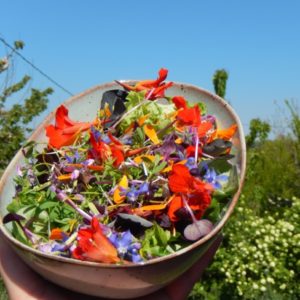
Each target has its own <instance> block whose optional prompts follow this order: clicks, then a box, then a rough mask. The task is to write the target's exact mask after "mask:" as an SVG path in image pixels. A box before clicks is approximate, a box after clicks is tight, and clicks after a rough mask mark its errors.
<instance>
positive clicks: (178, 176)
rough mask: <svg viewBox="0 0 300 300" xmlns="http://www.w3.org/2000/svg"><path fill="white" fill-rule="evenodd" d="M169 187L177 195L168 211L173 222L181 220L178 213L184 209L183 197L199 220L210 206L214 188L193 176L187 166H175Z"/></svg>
mask: <svg viewBox="0 0 300 300" xmlns="http://www.w3.org/2000/svg"><path fill="white" fill-rule="evenodd" d="M169 187H170V190H171V191H172V192H173V193H176V194H177V195H176V197H174V199H173V200H172V201H171V203H170V205H169V209H168V216H169V218H170V220H171V221H173V222H176V221H178V220H179V218H178V217H177V216H176V211H177V210H178V209H180V208H183V207H184V201H183V198H182V197H185V198H186V199H187V203H188V205H189V206H190V208H191V209H192V210H193V211H194V214H195V217H196V218H197V219H200V218H201V217H202V216H203V214H204V212H205V210H206V209H207V208H208V207H209V205H210V202H211V196H210V194H211V191H212V186H211V185H210V184H208V183H205V182H203V181H201V180H200V179H197V178H195V177H194V176H192V175H191V174H190V171H189V169H188V168H187V167H186V166H185V165H181V164H176V165H174V166H173V168H172V172H171V175H170V176H169Z"/></svg>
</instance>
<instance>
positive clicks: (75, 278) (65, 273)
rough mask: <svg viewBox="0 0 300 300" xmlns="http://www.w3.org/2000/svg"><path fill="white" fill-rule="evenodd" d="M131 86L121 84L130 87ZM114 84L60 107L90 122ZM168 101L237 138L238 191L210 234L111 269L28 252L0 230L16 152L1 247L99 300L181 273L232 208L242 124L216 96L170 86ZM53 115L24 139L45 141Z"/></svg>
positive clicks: (1, 202) (241, 164) (131, 293)
mask: <svg viewBox="0 0 300 300" xmlns="http://www.w3.org/2000/svg"><path fill="white" fill-rule="evenodd" d="M134 82H135V81H126V83H129V84H132V83H134ZM119 88H120V87H119V85H117V84H116V83H114V82H113V83H107V84H103V85H99V86H96V87H94V88H92V89H89V90H87V91H85V92H84V93H82V94H79V95H77V96H74V97H72V98H71V99H69V100H67V101H66V102H65V103H64V104H65V106H67V107H68V109H69V115H70V117H71V118H72V119H73V120H78V121H90V120H93V119H94V117H95V114H96V111H97V109H99V107H100V100H101V98H102V94H103V93H104V92H105V91H107V90H111V89H119ZM166 94H167V95H168V96H174V95H181V96H184V97H186V99H188V100H189V101H190V102H194V103H195V102H199V101H202V102H204V103H205V104H206V105H207V111H208V113H210V114H214V115H215V116H216V117H217V120H218V125H219V126H220V127H221V128H226V127H229V126H230V125H232V124H233V123H236V124H237V125H238V130H237V133H236V134H235V136H234V138H233V150H232V152H233V154H235V157H234V158H233V159H232V162H233V163H234V164H236V165H237V166H238V170H239V180H240V187H239V190H238V191H237V192H236V194H235V195H234V196H233V198H232V200H231V201H230V203H229V204H228V207H227V209H226V210H225V212H224V214H223V215H222V216H221V217H220V220H219V222H218V223H217V224H215V227H214V229H213V230H212V231H211V232H210V233H209V234H208V235H206V236H205V237H203V238H202V239H200V240H198V241H196V242H195V243H193V244H192V245H190V246H188V247H186V248H184V249H182V250H180V251H178V252H176V253H174V254H171V255H168V256H165V257H161V258H156V259H153V260H151V261H148V262H145V263H144V264H138V265H126V266H125V265H123V266H115V265H110V264H102V263H93V262H83V261H78V260H75V259H70V258H63V257H57V256H53V255H50V254H45V253H42V252H39V251H37V250H34V249H32V248H30V247H28V246H26V245H24V244H22V243H20V242H19V241H17V240H16V239H15V238H14V237H12V235H11V234H10V232H9V228H7V227H6V226H4V225H3V223H2V218H3V216H4V215H5V214H6V213H7V210H6V206H7V205H8V204H9V203H10V202H11V200H12V197H13V196H14V193H15V187H14V183H13V178H14V176H15V175H16V169H17V166H18V165H22V164H23V157H22V154H21V152H18V153H17V154H16V156H15V157H14V159H13V160H12V161H11V163H10V164H9V166H8V167H7V169H6V171H5V173H4V174H3V176H2V178H1V182H0V214H1V219H0V229H1V231H2V232H3V234H4V236H5V238H6V240H7V242H8V243H9V244H10V245H11V246H12V247H13V249H14V250H15V251H16V253H17V254H18V255H19V256H20V257H21V258H22V259H23V260H24V261H25V262H26V263H27V264H28V265H29V266H30V267H31V268H32V269H34V270H35V271H36V272H38V273H39V274H40V275H41V276H43V277H44V278H46V279H48V280H50V281H52V282H54V283H56V284H58V285H60V286H63V287H65V288H68V289H70V290H73V291H77V292H81V293H85V294H89V295H94V296H100V297H104V298H115V299H116V298H117V299H130V298H135V297H139V296H143V295H146V294H150V293H151V292H154V291H156V290H158V289H160V288H162V287H164V286H165V285H167V284H168V283H170V282H171V281H173V280H174V279H175V278H177V277H179V276H180V275H181V274H183V273H184V272H185V271H186V270H187V269H189V268H190V267H191V265H193V263H195V261H197V260H198V259H199V258H200V257H201V255H203V253H204V252H205V250H206V249H207V247H208V246H209V245H210V244H211V243H212V242H213V240H214V239H215V238H216V237H217V234H218V233H219V232H220V231H221V229H222V228H223V226H224V224H225V223H226V221H227V220H228V218H229V216H230V215H231V213H232V211H233V208H234V206H235V205H236V203H237V201H238V198H239V195H240V192H241V188H242V185H243V181H244V176H245V164H246V147H245V139H244V134H243V129H242V125H241V123H240V120H239V118H238V117H237V115H236V114H235V112H234V111H233V109H232V108H231V107H230V106H229V105H228V103H227V102H225V101H224V100H222V99H221V98H220V97H218V96H216V95H213V94H211V93H209V92H207V91H205V90H203V89H201V88H198V87H196V86H192V85H189V84H182V83H175V84H174V85H173V86H172V87H171V88H170V89H168V90H167V93H166ZM54 117H55V111H54V112H52V113H50V115H48V117H47V118H46V119H45V120H44V121H43V122H42V123H41V124H40V126H39V127H38V128H37V129H36V130H35V131H34V133H33V135H32V136H31V138H30V140H35V141H46V136H45V130H44V128H45V126H46V125H48V124H49V123H54Z"/></svg>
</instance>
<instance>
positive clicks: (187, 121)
mask: <svg viewBox="0 0 300 300" xmlns="http://www.w3.org/2000/svg"><path fill="white" fill-rule="evenodd" d="M172 101H173V103H174V104H175V106H176V108H177V109H178V110H179V111H178V114H177V116H176V119H177V121H178V122H179V123H180V124H181V125H186V126H193V127H199V125H200V124H201V112H200V108H199V105H197V104H195V105H194V106H193V107H188V105H187V102H186V100H185V99H184V97H181V96H174V97H173V98H172Z"/></svg>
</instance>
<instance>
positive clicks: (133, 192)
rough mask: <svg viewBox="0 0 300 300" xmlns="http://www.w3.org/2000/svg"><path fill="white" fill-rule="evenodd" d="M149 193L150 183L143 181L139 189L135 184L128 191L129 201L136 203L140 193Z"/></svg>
mask: <svg viewBox="0 0 300 300" xmlns="http://www.w3.org/2000/svg"><path fill="white" fill-rule="evenodd" d="M147 193H149V183H148V182H143V183H142V184H141V185H140V187H139V188H138V189H136V188H135V187H134V186H133V187H132V188H131V189H130V190H129V191H128V192H127V193H126V198H127V201H128V202H130V203H134V202H135V201H136V200H137V198H138V197H139V196H140V195H144V194H147Z"/></svg>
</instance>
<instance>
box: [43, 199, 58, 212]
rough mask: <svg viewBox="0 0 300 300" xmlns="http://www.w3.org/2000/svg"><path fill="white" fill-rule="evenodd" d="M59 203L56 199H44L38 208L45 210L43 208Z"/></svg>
mask: <svg viewBox="0 0 300 300" xmlns="http://www.w3.org/2000/svg"><path fill="white" fill-rule="evenodd" d="M58 204H59V202H57V201H45V202H44V203H42V204H41V205H40V206H39V208H40V209H41V210H45V209H48V208H53V207H55V206H57V205H58Z"/></svg>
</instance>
